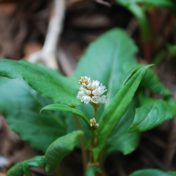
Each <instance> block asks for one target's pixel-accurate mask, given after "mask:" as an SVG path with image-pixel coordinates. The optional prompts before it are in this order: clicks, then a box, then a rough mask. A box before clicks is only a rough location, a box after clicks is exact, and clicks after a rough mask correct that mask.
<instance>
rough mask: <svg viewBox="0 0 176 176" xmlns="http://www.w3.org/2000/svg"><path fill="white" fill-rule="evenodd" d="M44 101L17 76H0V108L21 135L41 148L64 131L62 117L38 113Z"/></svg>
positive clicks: (34, 145) (45, 146) (44, 147)
mask: <svg viewBox="0 0 176 176" xmlns="http://www.w3.org/2000/svg"><path fill="white" fill-rule="evenodd" d="M42 106H44V103H43V102H42V101H41V100H39V98H38V97H37V95H36V93H35V92H34V91H33V90H31V89H30V87H29V86H28V85H27V84H25V83H24V81H22V80H19V79H6V78H1V79H0V112H1V113H3V114H4V117H5V118H6V119H7V122H8V124H9V126H10V128H12V129H13V130H14V131H15V132H17V133H18V134H19V135H20V136H21V138H22V139H23V140H25V141H28V142H29V143H30V144H31V145H32V146H33V147H34V148H36V149H39V150H43V151H45V150H46V148H47V147H48V146H49V145H50V144H51V143H52V142H53V141H54V140H55V139H56V138H58V137H59V136H63V135H64V134H66V132H67V129H66V126H65V123H64V120H63V119H64V118H62V117H58V114H54V113H46V114H40V109H41V107H42Z"/></svg>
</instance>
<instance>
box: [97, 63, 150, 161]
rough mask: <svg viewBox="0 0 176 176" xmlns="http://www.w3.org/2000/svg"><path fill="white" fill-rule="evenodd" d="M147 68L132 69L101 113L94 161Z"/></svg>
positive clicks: (128, 103)
mask: <svg viewBox="0 0 176 176" xmlns="http://www.w3.org/2000/svg"><path fill="white" fill-rule="evenodd" d="M149 67H150V66H141V67H139V68H136V69H134V72H133V73H132V75H131V76H130V77H129V78H130V79H129V80H128V81H127V82H126V83H125V84H124V85H123V86H122V87H121V89H120V90H119V91H118V92H117V94H116V95H115V97H114V98H113V100H112V101H111V103H110V104H109V105H108V107H107V108H106V109H105V112H104V113H103V115H102V117H101V119H100V122H99V124H100V127H99V128H98V130H97V131H98V137H99V140H98V142H99V143H98V146H97V147H96V149H95V150H94V157H95V159H98V157H99V155H100V153H101V151H102V149H103V148H104V146H105V144H106V141H107V139H108V137H109V136H110V135H111V134H112V131H113V130H114V128H115V127H116V126H117V125H118V123H119V121H120V119H121V118H122V117H123V115H124V114H125V112H126V111H127V110H128V108H129V105H130V103H131V101H132V99H133V97H134V94H135V92H136V90H137V88H138V86H139V84H140V82H141V80H142V78H143V77H144V74H145V72H146V71H147V69H148V68H149Z"/></svg>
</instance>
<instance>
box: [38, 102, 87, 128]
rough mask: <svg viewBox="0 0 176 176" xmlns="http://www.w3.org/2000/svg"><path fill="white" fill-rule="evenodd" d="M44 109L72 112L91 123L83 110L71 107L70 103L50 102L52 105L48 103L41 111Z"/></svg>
mask: <svg viewBox="0 0 176 176" xmlns="http://www.w3.org/2000/svg"><path fill="white" fill-rule="evenodd" d="M43 110H50V111H63V112H71V113H73V114H75V115H76V117H80V118H81V119H83V120H84V121H85V122H86V123H87V125H89V120H88V117H86V115H85V114H84V113H83V112H82V111H80V110H78V109H76V108H73V107H70V106H68V105H64V104H50V105H47V106H45V107H44V108H42V110H41V111H43Z"/></svg>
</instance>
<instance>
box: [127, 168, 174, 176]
mask: <svg viewBox="0 0 176 176" xmlns="http://www.w3.org/2000/svg"><path fill="white" fill-rule="evenodd" d="M130 176H176V172H164V171H161V170H158V169H142V170H139V171H135V172H133V173H132V174H130Z"/></svg>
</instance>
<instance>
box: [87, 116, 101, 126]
mask: <svg viewBox="0 0 176 176" xmlns="http://www.w3.org/2000/svg"><path fill="white" fill-rule="evenodd" d="M89 124H90V127H91V128H98V127H99V124H98V123H97V121H96V119H95V117H93V118H92V119H90V121H89Z"/></svg>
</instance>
